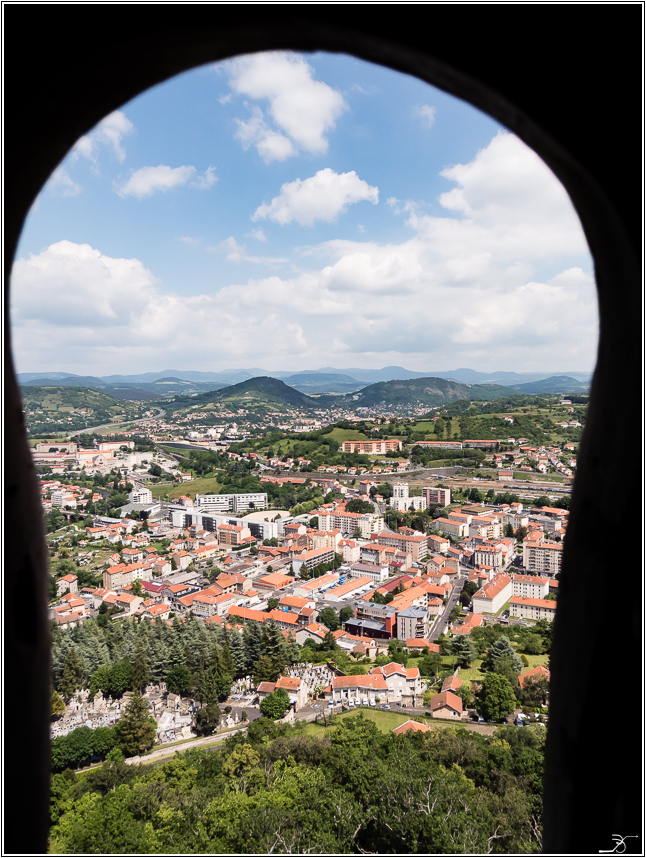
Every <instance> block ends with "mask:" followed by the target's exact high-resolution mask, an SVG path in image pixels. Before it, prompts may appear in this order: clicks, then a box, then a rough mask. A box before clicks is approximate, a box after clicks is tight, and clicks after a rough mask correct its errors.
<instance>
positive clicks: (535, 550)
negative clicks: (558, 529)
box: [523, 539, 563, 578]
mask: <svg viewBox="0 0 646 858" xmlns="http://www.w3.org/2000/svg"><path fill="white" fill-rule="evenodd" d="M562 557H563V546H562V545H557V544H556V543H554V542H544V541H542V542H534V541H532V542H530V541H529V540H527V539H525V540H523V566H524V567H525V569H528V570H529V571H530V572H536V573H538V574H539V575H548V576H549V577H550V578H553V577H554V576H555V575H556V574H557V573H558V572H560V571H561V560H562Z"/></svg>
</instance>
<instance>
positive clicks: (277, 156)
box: [227, 52, 348, 162]
mask: <svg viewBox="0 0 646 858" xmlns="http://www.w3.org/2000/svg"><path fill="white" fill-rule="evenodd" d="M227 70H228V73H229V81H230V84H231V88H232V89H233V90H234V92H236V93H238V94H239V95H245V96H247V97H248V98H252V99H255V100H257V101H258V100H261V99H262V100H266V101H267V102H268V111H269V115H270V116H271V118H272V120H273V122H274V125H275V126H276V128H278V129H280V132H278V131H276V130H275V129H271V128H269V126H268V125H267V123H266V122H265V119H264V116H263V114H262V111H260V109H259V108H258V107H257V106H254V108H253V109H252V112H251V116H250V117H249V119H248V120H246V121H244V120H240V119H238V120H237V123H238V131H237V133H236V137H237V138H238V139H239V140H240V141H241V142H242V144H243V147H245V148H248V147H249V146H250V145H251V144H252V143H253V144H255V145H256V147H257V149H258V152H259V153H260V155H261V157H262V158H263V160H265V161H267V162H269V161H272V160H284V159H285V158H288V157H290V156H292V155H295V154H296V152H297V149H300V150H303V151H305V152H309V153H311V154H313V155H324V154H325V153H326V152H327V150H328V140H327V136H326V135H327V134H328V133H329V132H330V131H331V130H332V129H334V127H335V125H336V122H337V119H338V118H339V117H340V115H341V114H342V113H343V111H344V110H347V109H348V105H347V104H346V102H345V101H344V99H343V96H342V95H341V93H340V92H338V91H337V90H335V89H333V88H332V87H331V86H328V85H327V84H326V83H322V82H321V81H317V80H314V78H313V74H314V69H313V68H312V67H311V66H310V65H309V64H308V63H307V62H306V60H305V58H304V57H302V56H300V55H298V54H288V53H272V52H269V53H262V54H252V55H249V56H244V57H239V58H237V59H234V60H231V61H230V62H229V63H228V64H227Z"/></svg>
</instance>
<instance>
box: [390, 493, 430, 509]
mask: <svg viewBox="0 0 646 858" xmlns="http://www.w3.org/2000/svg"><path fill="white" fill-rule="evenodd" d="M390 506H391V507H392V509H396V510H397V512H408V510H409V509H410V508H411V507H413V509H414V510H425V509H426V498H425V497H415V496H414V497H399V498H396V497H394V496H393V497H392V498H391V499H390Z"/></svg>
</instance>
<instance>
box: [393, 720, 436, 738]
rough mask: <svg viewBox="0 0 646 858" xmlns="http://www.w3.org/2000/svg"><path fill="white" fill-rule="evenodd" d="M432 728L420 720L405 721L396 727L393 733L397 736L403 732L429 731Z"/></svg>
mask: <svg viewBox="0 0 646 858" xmlns="http://www.w3.org/2000/svg"><path fill="white" fill-rule="evenodd" d="M430 729H431V728H430V727H429V726H427V725H426V724H420V723H419V721H404V723H403V724H400V725H399V727H395V729H394V730H393V733H394V734H395V735H396V736H401V734H402V733H410V732H411V731H412V732H414V733H428V732H429V730H430Z"/></svg>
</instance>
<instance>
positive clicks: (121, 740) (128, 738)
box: [114, 693, 157, 757]
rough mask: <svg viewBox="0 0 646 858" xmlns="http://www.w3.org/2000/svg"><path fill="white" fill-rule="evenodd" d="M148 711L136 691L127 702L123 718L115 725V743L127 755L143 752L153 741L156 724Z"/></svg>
mask: <svg viewBox="0 0 646 858" xmlns="http://www.w3.org/2000/svg"><path fill="white" fill-rule="evenodd" d="M149 712H150V710H149V707H148V704H147V703H146V701H145V700H144V699H143V697H142V696H141V695H140V694H138V693H137V694H135V695H134V696H133V698H132V699H131V700H130V702H129V703H128V705H127V707H126V712H125V715H124V716H123V718H121V720H120V721H117V723H116V725H115V728H114V732H115V744H116V746H117V747H118V748H120V749H121V750H122V751H123V753H124V754H125V755H126V756H127V757H132V756H134V755H135V754H143V753H144V751H148V750H150V748H152V746H153V745H154V743H155V736H156V734H157V724H156V722H155V719H154V718H151V717H150V715H149Z"/></svg>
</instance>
